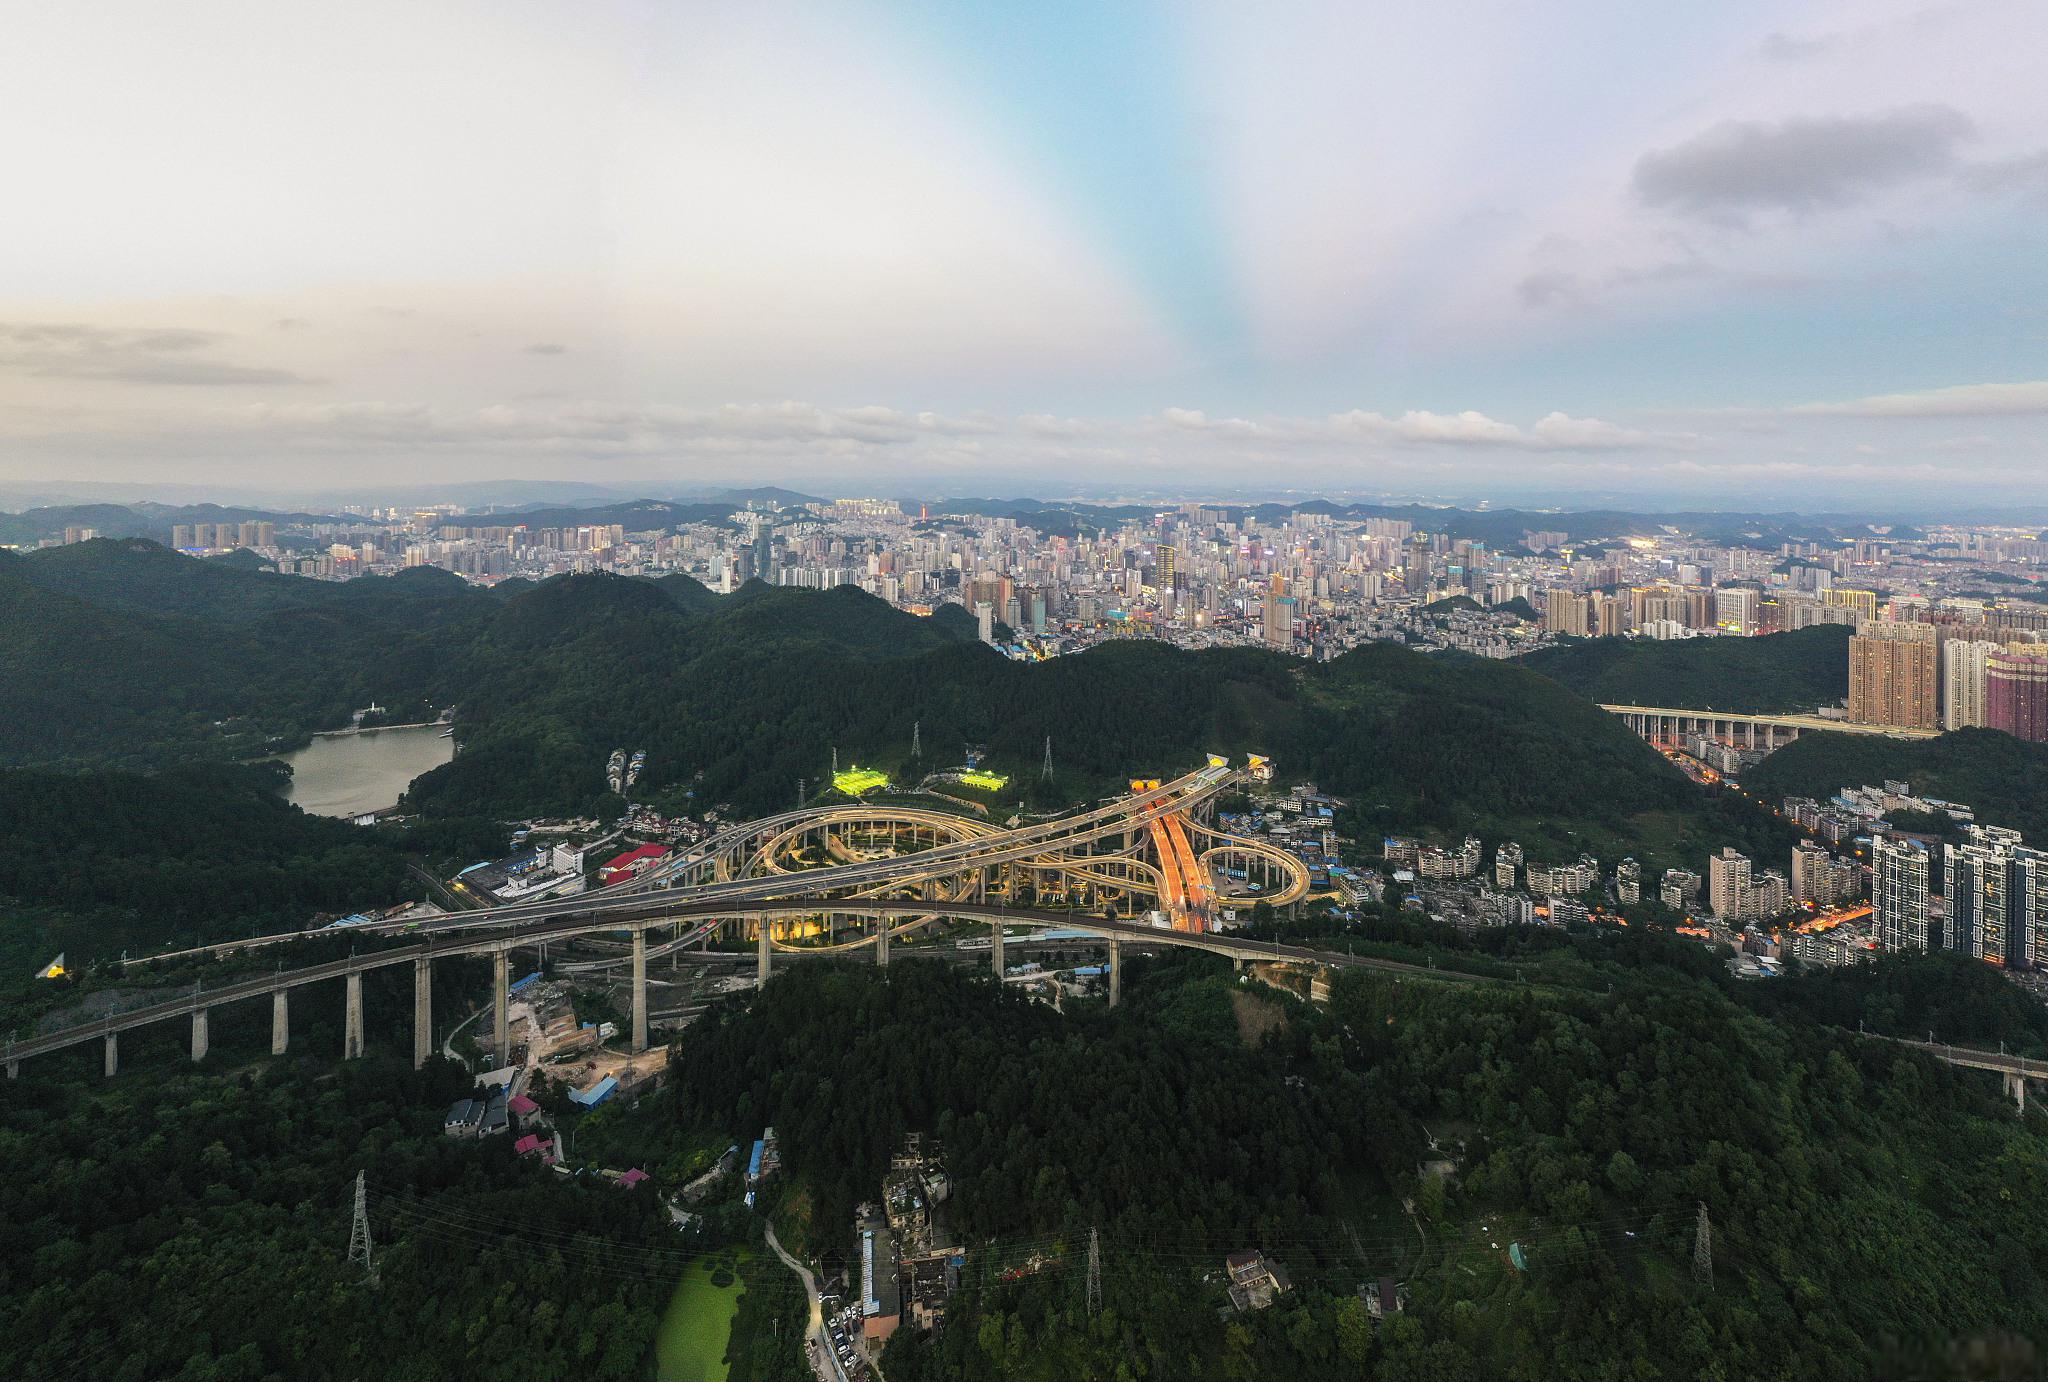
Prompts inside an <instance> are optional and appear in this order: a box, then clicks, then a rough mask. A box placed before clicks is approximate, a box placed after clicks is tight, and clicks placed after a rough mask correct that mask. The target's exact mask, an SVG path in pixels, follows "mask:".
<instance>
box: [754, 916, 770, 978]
mask: <svg viewBox="0 0 2048 1382" xmlns="http://www.w3.org/2000/svg"><path fill="white" fill-rule="evenodd" d="M754 925H755V930H756V932H757V935H756V937H755V943H756V945H757V946H758V949H756V950H755V952H754V985H755V987H757V988H767V987H768V969H769V965H770V959H769V957H770V956H771V955H773V954H774V953H775V944H774V940H773V938H771V937H770V936H769V934H768V918H766V917H762V918H760V919H759V920H758V921H756V922H755V923H754Z"/></svg>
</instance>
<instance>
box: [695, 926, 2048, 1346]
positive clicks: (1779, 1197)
mask: <svg viewBox="0 0 2048 1382" xmlns="http://www.w3.org/2000/svg"><path fill="white" fill-rule="evenodd" d="M1683 944H1684V943H1683V942H1678V941H1676V940H1673V939H1670V938H1665V939H1663V940H1662V941H1661V942H1660V945H1661V946H1662V947H1671V948H1672V950H1671V951H1670V953H1672V954H1676V953H1677V951H1676V947H1680V946H1682V945H1683ZM1656 948H1658V947H1654V946H1653V947H1649V949H1651V950H1655V949H1656ZM1686 958H1687V960H1688V961H1689V960H1690V959H1691V955H1690V954H1688V955H1687V957H1686ZM1909 963H1911V962H1909ZM1600 977H1601V979H1602V981H1603V982H1601V983H1600V984H1598V985H1589V986H1588V990H1587V991H1584V992H1576V991H1561V990H1552V989H1547V988H1536V989H1533V990H1532V989H1508V988H1503V987H1490V986H1474V987H1464V986H1438V985H1431V984H1420V985H1417V984H1413V983H1405V984H1404V983H1392V982H1389V981H1387V980H1386V979H1385V978H1384V977H1382V976H1374V975H1368V974H1364V973H1360V972H1351V973H1346V974H1344V975H1342V976H1340V977H1339V978H1338V979H1337V980H1336V981H1335V982H1334V984H1333V992H1332V994H1331V997H1330V999H1329V1003H1328V1006H1327V1008H1320V1007H1311V1006H1309V1005H1307V1004H1301V1003H1295V1002H1291V1001H1284V1000H1282V999H1281V998H1279V996H1278V995H1275V994H1273V993H1272V992H1271V991H1270V990H1261V989H1259V988H1258V987H1256V986H1245V985H1240V984H1235V983H1233V982H1232V981H1231V979H1230V977H1229V975H1228V972H1227V970H1226V969H1225V968H1224V966H1223V965H1222V964H1221V963H1220V962H1218V961H1214V960H1210V959H1208V958H1206V957H1177V958H1172V959H1165V960H1160V961H1157V962H1155V963H1154V964H1153V965H1151V966H1147V967H1145V968H1144V969H1142V970H1141V971H1139V972H1138V975H1137V977H1136V979H1135V980H1134V981H1131V982H1129V983H1128V984H1127V988H1126V998H1127V999H1128V1001H1127V1003H1126V1004H1125V1006H1124V1007H1122V1008H1121V1009H1118V1010H1116V1011H1106V1010H1103V1009H1101V1008H1099V1007H1096V1006H1095V1005H1092V1004H1074V1005H1070V1007H1069V1010H1068V1012H1067V1013H1066V1014H1065V1015H1064V1016H1061V1015H1059V1014H1055V1013H1053V1012H1051V1011H1050V1010H1049V1009H1047V1008H1046V1007H1044V1006H1042V1005H1033V1004H1030V1003H1027V1002H1024V1001H1022V1000H1021V999H1020V998H1018V997H1017V996H1016V995H1015V994H1014V992H1013V993H1010V994H1006V995H1004V996H1003V997H1002V998H1001V999H997V998H995V997H994V996H993V995H992V994H990V993H989V992H988V990H987V987H986V986H985V985H984V984H982V983H981V982H980V981H979V980H977V979H973V978H968V977H966V976H963V975H962V974H960V973H959V972H958V971H956V970H951V969H947V968H942V967H940V966H937V965H921V964H906V965H898V966H892V967H891V968H890V969H889V970H887V971H882V970H877V969H875V968H874V967H873V966H832V965H822V964H821V965H805V966H802V967H797V968H793V969H792V970H791V972H790V973H788V974H787V975H785V976H784V977H781V978H778V979H776V980H775V982H774V983H773V984H771V985H770V986H769V988H768V989H767V990H766V991H765V993H764V994H763V995H762V996H761V997H760V998H759V999H758V1000H757V1001H755V1002H754V1003H752V1004H751V1005H748V1006H741V1005H739V1004H730V1005H724V1006H721V1007H719V1008H717V1009H714V1011H713V1012H711V1013H710V1014H708V1015H707V1016H706V1018H705V1019H703V1020H702V1021H701V1022H700V1023H699V1025H698V1026H696V1027H694V1028H692V1029H691V1032H690V1034H689V1038H688V1047H689V1054H690V1058H689V1059H688V1060H687V1061H684V1062H681V1063H680V1064H679V1066H678V1069H677V1073H676V1077H675V1081H674V1084H673V1091H674V1099H675V1108H676V1113H677V1115H678V1117H679V1119H680V1120H681V1121H682V1122H683V1123H684V1125H685V1126H693V1127H704V1126H709V1127H717V1128H720V1129H727V1128H730V1129H732V1131H733V1132H735V1133H737V1134H739V1135H741V1136H747V1135H751V1134H753V1133H754V1132H756V1131H757V1130H758V1129H759V1128H761V1127H762V1126H763V1125H770V1124H772V1125H773V1126H775V1127H776V1128H777V1129H778V1131H779V1133H780V1136H781V1138H782V1145H783V1147H784V1148H785V1149H786V1150H785V1160H784V1169H785V1173H786V1175H787V1176H788V1178H789V1183H788V1187H787V1188H783V1187H781V1186H775V1187H771V1189H770V1190H769V1191H767V1192H766V1193H767V1194H768V1195H770V1196H780V1199H779V1203H777V1204H776V1205H775V1207H774V1209H773V1212H774V1213H775V1214H776V1217H777V1222H778V1225H779V1226H780V1227H781V1229H782V1231H783V1232H784V1235H785V1236H788V1235H789V1230H790V1227H791V1225H792V1224H795V1225H797V1226H799V1227H800V1228H801V1229H802V1231H803V1232H804V1233H805V1234H806V1242H808V1243H810V1244H811V1245H812V1246H813V1247H825V1248H831V1249H834V1250H837V1251H839V1252H841V1253H843V1252H845V1250H846V1249H845V1246H844V1245H845V1243H846V1238H847V1234H848V1232H849V1229H848V1227H847V1226H848V1225H850V1224H851V1222H852V1206H853V1204H854V1203H855V1202H856V1201H858V1200H860V1199H863V1198H867V1197H870V1196H872V1194H873V1187H874V1186H875V1185H876V1183H877V1182H878V1181H879V1179H880V1178H881V1176H882V1175H883V1173H884V1172H885V1171H886V1169H887V1167H888V1157H889V1154H890V1152H891V1151H892V1150H893V1149H894V1148H895V1147H896V1146H897V1145H898V1144H899V1140H900V1139H901V1137H902V1136H903V1134H904V1133H906V1132H909V1131H922V1132H925V1133H927V1134H929V1135H932V1136H934V1137H936V1138H937V1139H938V1141H939V1143H940V1144H941V1145H942V1146H943V1147H944V1148H945V1151H946V1154H947V1170H948V1173H949V1175H950V1176H951V1177H952V1179H953V1186H954V1190H953V1198H952V1200H951V1202H950V1204H949V1206H948V1212H949V1215H950V1217H951V1222H952V1224H953V1226H954V1227H955V1229H956V1230H957V1231H958V1232H959V1234H960V1236H961V1237H962V1238H963V1239H964V1240H965V1241H967V1242H969V1243H971V1244H973V1245H974V1246H973V1247H972V1248H971V1250H970V1254H969V1258H968V1268H969V1270H968V1272H967V1273H966V1274H965V1275H964V1277H963V1286H962V1290H961V1292H960V1293H959V1294H958V1295H956V1296H955V1297H954V1299H953V1301H952V1303H951V1304H950V1306H949V1309H948V1314H947V1318H946V1325H945V1328H944V1329H943V1330H942V1331H941V1332H940V1333H939V1334H938V1335H937V1336H936V1337H931V1336H926V1335H923V1334H921V1333H919V1332H918V1331H914V1330H912V1329H910V1328H908V1327H906V1328H905V1329H903V1330H901V1331H899V1333H898V1334H897V1336H896V1337H895V1338H894V1339H892V1340H891V1342H890V1346H889V1350H888V1353H887V1354H886V1356H885V1359H884V1365H885V1368H886V1371H887V1373H888V1376H889V1377H890V1378H891V1379H892V1382H936V1379H942V1378H943V1379H948V1380H949V1382H1026V1380H1027V1379H1028V1382H1055V1380H1056V1379H1058V1380H1059V1382H1064V1379H1069V1378H1102V1379H1109V1378H1134V1379H1135V1378H1174V1379H1186V1380H1187V1382H1237V1379H1250V1378H1276V1377H1277V1378H1292V1379H1301V1380H1302V1382H1308V1380H1309V1379H1332V1382H1334V1380H1335V1379H1351V1378H1362V1377H1374V1378H1399V1379H1417V1382H1420V1379H1432V1382H1480V1379H1494V1378H1506V1379H1528V1380H1529V1382H1534V1379H1539V1378H1541V1379H1551V1378H1624V1377H1634V1378H1719V1379H1736V1378H1782V1379H1793V1378H1802V1379H1803V1378H1829V1379H1835V1378H1839V1379H1849V1378H1863V1377H1873V1376H1886V1377H1900V1378H1906V1377H1912V1378H1932V1377H1951V1376H1955V1377H1961V1376H1984V1377H1990V1376H2013V1377H2018V1376H2030V1375H2033V1374H2031V1373H2029V1372H2024V1371H2012V1372H1999V1371H1997V1370H1996V1369H1995V1367H1994V1366H1992V1363H1991V1360H1992V1359H1995V1358H1997V1357H1999V1356H2000V1355H2001V1353H2003V1352H2004V1351H2006V1350H2011V1351H2012V1352H2011V1356H2012V1357H2014V1358H2024V1357H2026V1356H2027V1354H2026V1351H2025V1346H2024V1344H2022V1343H2020V1341H2019V1340H2018V1339H2016V1338H2014V1337H2013V1336H2014V1335H2018V1336H2024V1337H2040V1336H2041V1332H2042V1331H2043V1330H2048V1306H2044V1301H2048V1296H2044V1293H2043V1289H2042V1274H2043V1272H2044V1270H2048V1250H2044V1247H2043V1244H2044V1242H2048V1238H2044V1234H2048V1210H2044V1201H2043V1200H2042V1199H2041V1197H2040V1196H2038V1195H2036V1194H2033V1193H2030V1192H2031V1190H2032V1188H2033V1187H2035V1186H2036V1185H2038V1183H2039V1181H2040V1178H2041V1177H2042V1176H2043V1175H2044V1174H2048V1157H2044V1153H2043V1144H2042V1142H2041V1138H2040V1129H2041V1123H2040V1117H2039V1115H2038V1114H2035V1115H2033V1116H2032V1117H2031V1119H2030V1120H2029V1122H2028V1123H2027V1124H2025V1125H2023V1124H2021V1123H2019V1122H2017V1121H2015V1120H2014V1118H2013V1116H2012V1114H2011V1111H2010V1108H2009V1106H2008V1105H2006V1104H2005V1103H2004V1102H2002V1101H2001V1099H2000V1097H1999V1095H1998V1092H1997V1088H1996V1086H1995V1084H1994V1083H1993V1082H1992V1081H1990V1080H1989V1079H1988V1078H1986V1077H1982V1076H1980V1075H1976V1074H1973V1073H1972V1072H1968V1071H1957V1070H1952V1069H1949V1068H1947V1067H1943V1066H1940V1065H1937V1064H1935V1063H1934V1062H1932V1061H1930V1060H1928V1059H1926V1058H1925V1057H1923V1056H1919V1055H1917V1054H1915V1053H1912V1052H1909V1051H1905V1050H1903V1049H1901V1048H1899V1047H1896V1046H1893V1045H1890V1044H1888V1043H1883V1042H1875V1041H1869V1040H1862V1039H1859V1038H1857V1037H1856V1036H1855V1035H1854V1034H1853V1033H1852V1032H1842V1031H1839V1030H1838V1031H1832V1032H1831V1031H1827V1030H1824V1029H1821V1028H1817V1027H1812V1026H1808V1025H1804V1024H1803V1023H1801V1022H1799V1021H1798V1019H1796V1018H1789V1019H1788V1020H1787V1021H1785V1022H1782V1023H1780V1022H1771V1021H1766V1020H1763V1019H1761V1018H1758V1017H1756V1016H1754V1015H1751V1014H1748V1013H1745V1012H1744V1011H1743V1010H1742V1008H1741V1006H1740V1005H1739V1004H1738V1003H1737V1002H1736V1001H1735V1000H1734V999H1733V998H1732V997H1731V996H1730V995H1729V993H1728V992H1727V991H1726V990H1725V987H1724V986H1723V985H1722V984H1717V983H1714V982H1710V981H1704V980H1696V981H1685V980H1681V979H1679V978H1678V977H1677V976H1676V974H1675V973H1674V972H1673V969H1672V968H1670V967H1667V966H1665V965H1663V964H1661V963H1654V962H1653V963H1651V964H1649V965H1647V966H1646V967H1644V968H1633V967H1630V968H1623V967H1620V966H1612V967H1607V968H1606V969H1605V972H1603V973H1602V975H1601V976H1600ZM1854 977H1855V976H1851V978H1852V979H1853V978H1854ZM1248 1012H1250V1013H1257V1014H1259V1015H1260V1017H1261V1019H1262V1022H1263V1031H1264V1032H1265V1033H1267V1034H1266V1035H1264V1036H1263V1037H1261V1036H1259V1035H1255V1034H1254V1033H1253V1032H1252V1031H1250V1030H1248V1029H1247V1026H1246V1023H1245V1016H1246V1014H1247V1013H1248ZM735 1119H738V1120H740V1121H739V1123H738V1125H737V1126H735V1124H734V1120H735ZM1437 1157H1443V1158H1446V1159H1447V1161H1449V1162H1452V1163H1454V1164H1455V1169H1454V1172H1453V1174H1452V1175H1451V1176H1450V1177H1448V1178H1446V1179H1441V1180H1440V1179H1437V1178H1436V1177H1434V1176H1432V1175H1429V1174H1426V1173H1424V1174H1421V1175H1418V1168H1419V1166H1420V1165H1421V1163H1422V1162H1423V1161H1424V1160H1426V1159H1433V1158H1437ZM1701 1205H1705V1206H1706V1207H1707V1210H1708V1212H1709V1214H1710V1216H1711V1259H1712V1281H1711V1285H1710V1286H1709V1285H1707V1284H1703V1283H1701V1282H1699V1281H1698V1280H1697V1279H1696V1278H1695V1274H1694V1257H1693V1253H1694V1243H1695V1237H1694V1233H1695V1227H1696V1225H1697V1222H1698V1219H1697V1211H1698V1207H1699V1206H1701ZM1091 1234H1099V1243H1100V1260H1101V1270H1100V1280H1101V1295H1102V1308H1101V1309H1100V1310H1099V1311H1091V1310H1089V1309H1087V1308H1085V1306H1084V1301H1085V1296H1084V1294H1083V1276H1084V1269H1083V1266H1082V1262H1083V1259H1084V1257H1085V1255H1086V1251H1085V1246H1084V1245H1085V1244H1086V1243H1087V1242H1088V1241H1089V1239H1090V1236H1091ZM1511 1243H1513V1244H1516V1245H1518V1247H1519V1250H1520V1253H1521V1260H1520V1261H1519V1262H1517V1261H1515V1260H1512V1259H1511V1257H1510V1252H1509V1248H1510V1244H1511ZM1244 1249H1255V1250H1262V1251H1264V1252H1266V1253H1268V1254H1271V1255H1272V1257H1273V1258H1274V1259H1275V1260H1277V1261H1278V1262H1280V1264H1281V1265H1282V1266H1283V1267H1284V1268H1285V1269H1286V1271H1287V1272H1288V1273H1289V1274H1290V1276H1291V1278H1292V1281H1293V1289H1292V1290H1291V1291H1290V1292H1288V1293H1287V1294H1286V1295H1285V1296H1283V1297H1282V1298H1281V1299H1280V1300H1278V1301H1277V1302H1275V1303H1274V1304H1273V1305H1272V1307H1271V1308H1270V1309H1267V1310H1262V1311H1257V1312H1248V1313H1242V1314H1230V1313H1228V1312H1221V1311H1219V1309H1218V1306H1219V1304H1220V1303H1221V1301H1222V1290H1221V1287H1220V1286H1219V1285H1218V1284H1217V1283H1216V1276H1217V1274H1218V1273H1219V1272H1220V1271H1221V1268H1222V1265H1223V1259H1224V1257H1225V1255H1226V1254H1228V1253H1232V1252H1237V1251H1241V1250H1244ZM1034 1251H1035V1252H1037V1253H1038V1254H1040V1257H1039V1260H1038V1262H1037V1263H1035V1264H1034V1263H1033V1262H1032V1261H1031V1259H1030V1258H1029V1257H1028V1256H1027V1254H1029V1253H1031V1252H1034ZM1048 1258H1049V1259H1051V1260H1050V1261H1047V1260H1046V1259H1048ZM1005 1269H1009V1270H1007V1271H1006V1270H1005ZM1380 1275H1389V1276H1394V1277H1396V1278H1397V1279H1399V1280H1400V1281H1401V1282H1402V1283H1403V1285H1404V1286H1405V1288H1406V1289H1407V1291H1408V1292H1409V1301H1408V1309H1407V1311H1406V1313H1405V1314H1404V1315H1403V1317H1401V1318H1400V1319H1398V1320H1390V1321H1388V1322H1387V1323H1385V1324H1383V1325H1381V1326H1380V1327H1378V1328H1377V1329H1375V1328H1374V1327H1373V1326H1372V1325H1371V1323H1370V1322H1369V1321H1368V1320H1367V1319H1366V1317H1365V1312H1364V1310H1363V1309H1362V1308H1361V1303H1360V1298H1359V1295H1358V1293H1357V1287H1358V1286H1359V1285H1360V1284H1361V1283H1364V1282H1370V1281H1372V1280H1374V1279H1375V1278H1376V1277H1378V1276H1380Z"/></svg>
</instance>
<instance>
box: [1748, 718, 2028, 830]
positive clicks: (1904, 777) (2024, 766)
mask: <svg viewBox="0 0 2048 1382" xmlns="http://www.w3.org/2000/svg"><path fill="white" fill-rule="evenodd" d="M1886 781H1894V782H1909V783H1911V784H1912V786H1913V790H1914V792H1916V793H1918V794H1920V795H1924V796H1930V797H1939V798H1942V799H1943V800H1946V801H1959V802H1964V803H1967V804H1968V805H1970V806H1972V807H1975V808H1976V811H1977V819H1978V820H1980V821H1982V822H1983V823H1984V824H1986V825H2002V826H2006V827H2009V828H2011V829H2013V830H2018V831H2021V832H2023V833H2024V834H2025V835H2026V836H2027V838H2028V839H2030V840H2038V839H2043V838H2048V793H2044V792H2043V790H2042V788H2043V785H2044V784H2048V744H2030V743H2027V742H2026V741H2025V740H2022V739H2015V738H2013V737H2012V736H2011V735H2010V734H2003V733H2000V732H1999V731H1998V730H1995V729H1959V730H1955V731H1953V732H1951V733H1948V734H1944V735H1941V736H1940V737H1939V738H1935V739H1913V740H1906V739H1886V738H1883V737H1881V736H1879V735H1875V734H1802V735H1800V736H1799V738H1797V739H1795V740H1793V741H1792V742H1791V743H1790V744H1788V745H1786V746H1785V747H1784V748H1782V749H1779V750H1778V751H1777V752H1776V753H1774V754H1772V755H1771V756H1770V757H1769V758H1766V759H1765V760H1764V761H1763V762H1761V763H1759V764H1758V765H1757V766H1756V767H1754V768H1751V769H1749V771H1747V772H1745V773H1744V774H1743V775H1742V785H1743V786H1745V787H1747V788H1749V789H1750V790H1751V791H1753V792H1755V793H1756V794H1757V795H1758V796H1760V797H1762V798H1764V799H1765V800H1766V801H1772V800H1775V799H1777V798H1778V797H1782V796H1786V795H1793V796H1808V797H1817V798H1821V799H1823V800H1824V799H1826V798H1827V797H1830V796H1833V795H1834V794H1835V793H1836V792H1838V791H1840V790H1841V789H1842V788H1844V787H1861V786H1864V785H1866V784H1874V783H1879V782H1886Z"/></svg>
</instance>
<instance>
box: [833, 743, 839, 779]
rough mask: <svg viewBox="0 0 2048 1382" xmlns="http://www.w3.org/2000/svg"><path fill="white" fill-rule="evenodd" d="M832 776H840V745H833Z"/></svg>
mask: <svg viewBox="0 0 2048 1382" xmlns="http://www.w3.org/2000/svg"><path fill="white" fill-rule="evenodd" d="M832 776H834V777H838V776H839V746H838V745H836V744H835V745H833V746H832Z"/></svg>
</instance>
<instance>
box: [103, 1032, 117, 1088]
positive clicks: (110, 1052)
mask: <svg viewBox="0 0 2048 1382" xmlns="http://www.w3.org/2000/svg"><path fill="white" fill-rule="evenodd" d="M103 1068H104V1069H105V1070H106V1072H107V1078H108V1079H110V1080H111V1079H113V1078H114V1076H116V1075H118V1074H120V1073H121V1038H119V1037H118V1036H115V1035H114V1034H113V1033H112V1032H108V1033H107V1050H106V1056H105V1059H104V1061H103Z"/></svg>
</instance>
